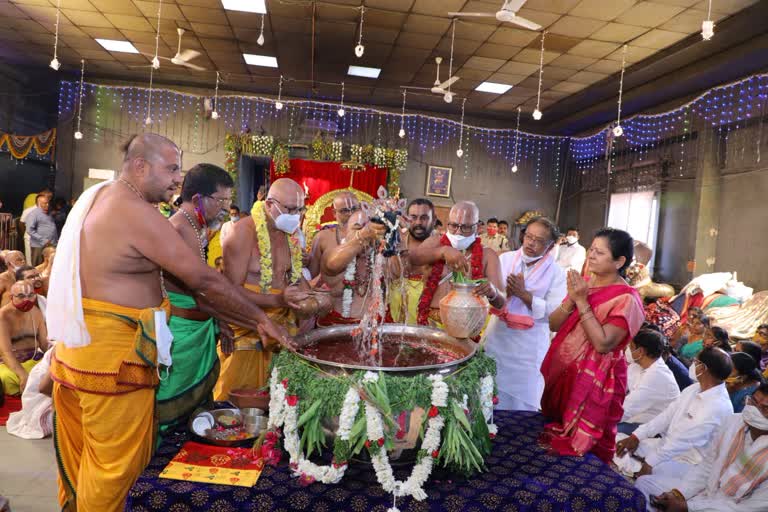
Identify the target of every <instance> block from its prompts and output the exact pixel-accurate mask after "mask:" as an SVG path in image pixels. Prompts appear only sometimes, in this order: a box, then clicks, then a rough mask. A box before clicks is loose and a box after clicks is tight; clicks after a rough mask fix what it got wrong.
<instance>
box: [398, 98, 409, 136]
mask: <svg viewBox="0 0 768 512" xmlns="http://www.w3.org/2000/svg"><path fill="white" fill-rule="evenodd" d="M407 94H408V89H403V108H402V110H401V112H400V131H399V132H397V135H398V137H400V138H401V139H404V138H405V96H406V95H407Z"/></svg>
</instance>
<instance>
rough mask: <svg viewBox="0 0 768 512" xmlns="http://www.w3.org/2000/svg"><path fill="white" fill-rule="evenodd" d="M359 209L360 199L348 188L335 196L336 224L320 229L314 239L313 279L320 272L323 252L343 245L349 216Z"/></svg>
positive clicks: (311, 261)
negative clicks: (332, 226) (330, 227)
mask: <svg viewBox="0 0 768 512" xmlns="http://www.w3.org/2000/svg"><path fill="white" fill-rule="evenodd" d="M359 210H360V201H359V200H358V199H357V197H356V196H355V194H353V193H352V192H350V191H348V190H344V191H342V192H339V193H338V194H337V195H336V197H334V198H333V214H334V216H335V217H336V226H335V227H334V228H333V229H324V230H322V231H320V232H319V233H318V234H317V235H316V236H315V239H314V240H313V241H312V253H311V254H310V256H309V272H310V274H312V278H313V279H314V278H315V277H317V276H318V275H319V274H320V265H321V263H322V260H323V254H325V253H326V252H328V251H330V250H331V249H333V248H334V247H337V246H339V245H341V241H342V240H343V239H345V238H346V237H347V229H348V226H349V218H350V217H351V216H352V215H353V214H354V213H355V212H357V211H359Z"/></svg>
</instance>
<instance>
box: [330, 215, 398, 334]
mask: <svg viewBox="0 0 768 512" xmlns="http://www.w3.org/2000/svg"><path fill="white" fill-rule="evenodd" d="M385 233H386V227H385V226H384V225H383V224H378V223H375V222H370V221H369V218H368V215H367V214H366V213H365V211H363V210H357V211H355V213H353V214H352V215H351V217H350V218H349V220H348V222H347V230H346V237H344V238H342V239H341V240H340V242H341V243H340V244H338V245H336V246H335V247H333V248H331V249H330V250H326V251H324V252H323V257H322V260H321V265H320V272H321V274H322V276H323V277H322V278H323V281H324V282H325V283H326V284H327V285H328V287H330V289H331V300H332V302H333V310H332V311H331V312H330V313H328V315H326V316H325V317H323V318H319V319H318V321H317V325H318V327H328V326H331V325H339V324H358V323H360V318H361V317H362V315H363V312H364V311H365V307H366V298H367V297H368V295H369V294H368V289H369V287H370V286H371V274H372V271H373V264H374V257H375V247H376V241H377V240H380V239H381V238H382V237H383V236H384V234H385Z"/></svg>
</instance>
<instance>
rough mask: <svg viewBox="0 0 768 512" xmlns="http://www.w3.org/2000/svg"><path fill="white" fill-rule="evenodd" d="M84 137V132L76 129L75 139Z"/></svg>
mask: <svg viewBox="0 0 768 512" xmlns="http://www.w3.org/2000/svg"><path fill="white" fill-rule="evenodd" d="M82 138H83V132H81V131H80V130H78V131H76V132H75V139H77V140H80V139H82Z"/></svg>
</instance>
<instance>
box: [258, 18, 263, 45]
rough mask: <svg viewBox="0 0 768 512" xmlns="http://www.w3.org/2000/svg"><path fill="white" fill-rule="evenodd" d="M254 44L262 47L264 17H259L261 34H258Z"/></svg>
mask: <svg viewBox="0 0 768 512" xmlns="http://www.w3.org/2000/svg"><path fill="white" fill-rule="evenodd" d="M256 43H258V45H259V46H264V15H263V14H262V15H261V32H260V33H259V38H258V39H257V40H256Z"/></svg>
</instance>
